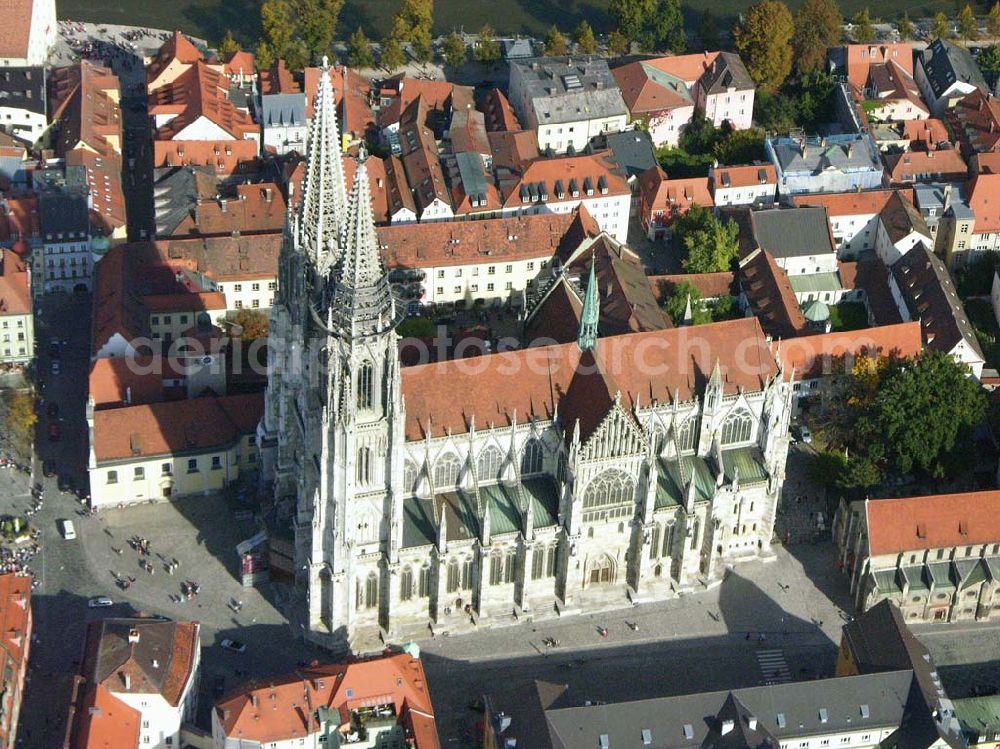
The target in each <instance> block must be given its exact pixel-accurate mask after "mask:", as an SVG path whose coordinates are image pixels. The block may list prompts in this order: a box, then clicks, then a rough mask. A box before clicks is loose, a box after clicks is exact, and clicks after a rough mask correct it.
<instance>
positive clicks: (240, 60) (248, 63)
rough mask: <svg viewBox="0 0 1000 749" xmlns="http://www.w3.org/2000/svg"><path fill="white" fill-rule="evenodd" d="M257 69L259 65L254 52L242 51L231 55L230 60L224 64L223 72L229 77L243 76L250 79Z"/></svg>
mask: <svg viewBox="0 0 1000 749" xmlns="http://www.w3.org/2000/svg"><path fill="white" fill-rule="evenodd" d="M256 69H257V64H256V61H255V59H254V56H253V52H248V51H246V50H245V49H241V50H237V51H236V52H233V53H232V54H231V55H229V59H228V60H226V61H225V63H224V64H223V68H222V72H223V74H224V75H228V76H233V77H238V76H239V75H241V74H242V75H243V77H244V78H249V77H250V76H252V75H253V74H254V73H255V72H256Z"/></svg>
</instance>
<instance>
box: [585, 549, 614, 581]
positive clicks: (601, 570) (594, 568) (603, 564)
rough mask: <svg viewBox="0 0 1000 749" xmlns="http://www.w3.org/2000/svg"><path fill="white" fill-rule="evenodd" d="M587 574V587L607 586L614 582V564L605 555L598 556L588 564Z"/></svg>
mask: <svg viewBox="0 0 1000 749" xmlns="http://www.w3.org/2000/svg"><path fill="white" fill-rule="evenodd" d="M589 567H590V568H589V570H588V573H587V584H588V585H607V584H609V583H611V582H613V581H614V577H615V569H614V568H615V563H614V562H613V561H612V559H611V557H609V556H608V555H607V554H604V555H601V556H599V557H598V558H597V559H595V560H594V561H593V562H591V563H590V566H589Z"/></svg>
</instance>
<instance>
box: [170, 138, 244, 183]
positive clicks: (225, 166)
mask: <svg viewBox="0 0 1000 749" xmlns="http://www.w3.org/2000/svg"><path fill="white" fill-rule="evenodd" d="M258 151H259V147H258V146H257V142H256V141H253V140H225V141H215V140H154V141H153V166H155V167H157V168H159V167H165V166H210V167H212V168H213V169H214V170H215V173H216V174H218V175H219V176H220V177H221V176H227V175H230V174H236V173H238V172H242V171H254V170H255V168H256V166H255V164H256V161H257V154H258Z"/></svg>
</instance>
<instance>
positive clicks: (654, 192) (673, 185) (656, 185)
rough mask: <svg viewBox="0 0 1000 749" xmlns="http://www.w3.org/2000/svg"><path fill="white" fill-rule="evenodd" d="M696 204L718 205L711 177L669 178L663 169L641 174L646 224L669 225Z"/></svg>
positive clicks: (643, 214) (641, 205)
mask: <svg viewBox="0 0 1000 749" xmlns="http://www.w3.org/2000/svg"><path fill="white" fill-rule="evenodd" d="M693 205H700V206H702V207H703V208H711V207H712V206H714V205H715V201H714V200H713V199H712V193H711V191H710V190H709V187H708V177H688V178H684V179H669V178H668V177H667V173H666V172H664V171H663V169H662V168H660V167H659V166H653V167H650V168H649V169H647V170H646V171H644V172H643V173H642V174H640V175H639V206H640V207H639V211H640V217H641V218H642V220H643V222H644V223H646V224H652V225H655V226H668V225H669V224H671V223H672V222H673V221H674V220H675V219H676V218H678V217H679V216H682V215H684V214H685V213H687V212H688V210H689V209H690V208H691V206H693Z"/></svg>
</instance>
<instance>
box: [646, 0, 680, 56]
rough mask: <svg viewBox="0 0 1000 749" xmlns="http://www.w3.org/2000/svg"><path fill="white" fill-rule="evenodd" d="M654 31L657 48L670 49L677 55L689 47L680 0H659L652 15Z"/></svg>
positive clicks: (654, 43)
mask: <svg viewBox="0 0 1000 749" xmlns="http://www.w3.org/2000/svg"><path fill="white" fill-rule="evenodd" d="M652 31H653V36H654V37H655V39H654V42H653V45H654V47H655V48H656V49H669V50H670V51H671V52H673V53H674V54H675V55H679V54H682V53H683V52H684V50H685V49H687V34H686V33H685V32H684V16H683V14H682V13H681V3H680V0H659V2H658V3H657V4H656V10H655V12H654V13H653V17H652Z"/></svg>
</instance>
